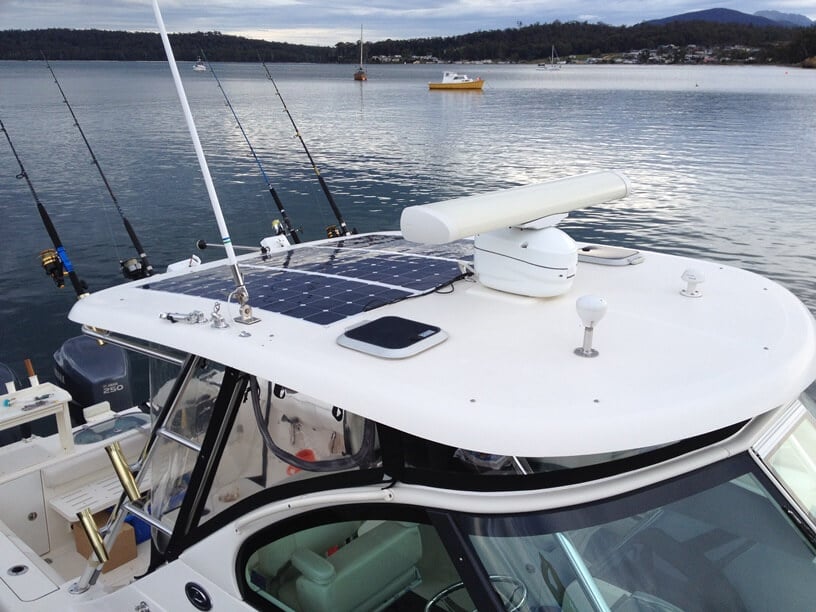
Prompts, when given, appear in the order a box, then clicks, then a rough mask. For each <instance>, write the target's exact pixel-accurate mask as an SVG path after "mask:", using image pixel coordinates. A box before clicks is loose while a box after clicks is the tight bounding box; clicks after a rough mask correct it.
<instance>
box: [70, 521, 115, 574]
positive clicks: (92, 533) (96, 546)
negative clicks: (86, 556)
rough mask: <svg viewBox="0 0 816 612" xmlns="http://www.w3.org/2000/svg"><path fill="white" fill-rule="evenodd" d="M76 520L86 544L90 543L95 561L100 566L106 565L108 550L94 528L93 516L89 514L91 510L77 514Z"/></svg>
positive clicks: (97, 530)
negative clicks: (85, 537)
mask: <svg viewBox="0 0 816 612" xmlns="http://www.w3.org/2000/svg"><path fill="white" fill-rule="evenodd" d="M77 518H78V519H79V524H80V525H82V531H84V532H85V535H86V536H87V537H88V542H90V543H91V548H92V549H93V551H94V554H95V555H96V558H97V560H98V561H99V563H100V564H102V563H107V561H108V559H109V558H110V557H109V556H108V549H107V548H105V542H104V541H103V540H102V536H101V535H100V534H99V529H98V528H97V527H96V521H94V518H93V514H91V509H90V508H85V509H84V510H83V511H82V512H77Z"/></svg>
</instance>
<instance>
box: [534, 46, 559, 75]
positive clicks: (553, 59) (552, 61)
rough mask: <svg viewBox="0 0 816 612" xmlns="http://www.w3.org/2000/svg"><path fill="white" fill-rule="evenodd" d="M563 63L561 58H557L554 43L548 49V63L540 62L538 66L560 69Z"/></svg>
mask: <svg viewBox="0 0 816 612" xmlns="http://www.w3.org/2000/svg"><path fill="white" fill-rule="evenodd" d="M563 64H564V62H562V61H561V60H559V59H558V54H557V53H556V52H555V45H553V46H552V49H551V51H550V61H549V63H546V62H545V63H542V64H539V65H538V67H539V68H543V69H544V70H561V66H562V65H563Z"/></svg>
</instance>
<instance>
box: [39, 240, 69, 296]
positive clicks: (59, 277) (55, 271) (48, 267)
mask: <svg viewBox="0 0 816 612" xmlns="http://www.w3.org/2000/svg"><path fill="white" fill-rule="evenodd" d="M40 265H41V266H42V267H43V270H45V273H46V274H47V275H48V276H50V277H51V278H52V279H53V280H54V282H55V283H56V284H57V287H59V288H60V289H62V288H63V287H64V286H65V280H64V279H65V268H64V266H63V265H62V260H61V259H60V256H59V255H58V254H57V252H56V251H55V250H54V249H45V250H43V251H40Z"/></svg>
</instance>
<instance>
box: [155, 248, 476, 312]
mask: <svg viewBox="0 0 816 612" xmlns="http://www.w3.org/2000/svg"><path fill="white" fill-rule="evenodd" d="M472 258H473V248H472V243H471V242H469V241H459V242H456V243H451V244H446V245H441V246H438V247H437V246H428V245H420V244H414V243H410V242H406V241H405V240H403V239H402V238H400V237H398V236H390V235H370V236H353V237H349V238H343V239H342V240H338V241H336V242H332V243H324V244H322V245H316V246H312V245H310V246H304V247H298V248H293V249H290V250H287V251H284V252H275V253H272V254H269V255H267V256H266V257H262V256H260V255H259V256H258V257H257V258H253V259H250V260H246V261H242V262H241V272H242V274H243V276H244V285H245V286H246V288H247V292H248V293H249V295H250V304H251V305H252V307H253V308H259V309H262V310H267V311H269V312H276V313H280V314H283V315H287V316H291V317H295V318H298V319H302V320H304V321H310V322H312V323H317V324H319V325H328V324H330V323H334V322H336V321H340V320H342V319H345V318H346V317H349V316H352V315H355V314H359V313H361V312H365V311H368V310H372V309H374V308H377V307H379V306H383V305H385V304H389V303H392V302H396V301H399V300H402V299H405V298H408V297H412V296H414V295H417V294H420V293H424V292H428V291H433V290H434V289H436V288H438V287H442V286H445V285H447V284H449V283H450V282H452V281H454V280H456V279H457V278H460V277H461V275H462V270H461V267H460V262H468V261H471V260H472ZM143 288H144V289H148V290H154V291H167V292H170V293H180V294H183V295H193V296H197V297H203V298H209V299H214V300H224V301H226V300H227V299H228V297H229V295H230V293H231V292H232V291H233V290H234V288H235V285H234V282H233V280H232V275H231V273H230V270H229V268H227V267H220V268H217V269H213V270H204V271H201V272H195V273H193V274H188V275H184V276H182V277H178V278H169V279H166V280H157V281H156V282H152V283H149V284H146V285H143Z"/></svg>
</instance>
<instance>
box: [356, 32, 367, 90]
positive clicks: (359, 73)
mask: <svg viewBox="0 0 816 612" xmlns="http://www.w3.org/2000/svg"><path fill="white" fill-rule="evenodd" d="M354 80H355V81H367V80H368V75H367V74H366V70H365V64H364V63H363V26H360V67H359V68H358V69H357V70H355V71H354Z"/></svg>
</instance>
